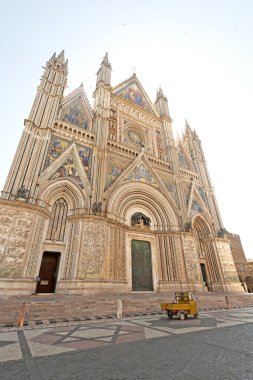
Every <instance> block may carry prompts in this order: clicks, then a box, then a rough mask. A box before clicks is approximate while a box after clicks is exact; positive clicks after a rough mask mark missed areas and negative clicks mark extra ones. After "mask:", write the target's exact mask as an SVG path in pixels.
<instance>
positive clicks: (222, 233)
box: [217, 228, 228, 238]
mask: <svg viewBox="0 0 253 380" xmlns="http://www.w3.org/2000/svg"><path fill="white" fill-rule="evenodd" d="M227 234H228V231H227V230H226V228H221V229H220V230H219V231H217V235H218V237H219V238H226V237H227Z"/></svg>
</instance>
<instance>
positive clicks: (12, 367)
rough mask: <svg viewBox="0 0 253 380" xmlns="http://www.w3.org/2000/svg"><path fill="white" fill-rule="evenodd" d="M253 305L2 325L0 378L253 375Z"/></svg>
mask: <svg viewBox="0 0 253 380" xmlns="http://www.w3.org/2000/svg"><path fill="white" fill-rule="evenodd" d="M252 322H253V308H252V307H251V308H240V309H233V310H232V309H231V310H228V309H220V310H216V311H201V312H200V315H199V318H198V319H195V318H190V317H189V318H187V319H185V320H184V321H180V320H177V319H173V320H169V319H168V318H167V316H166V315H162V314H154V315H146V316H135V317H128V318H124V319H121V320H117V319H111V320H109V319H105V320H103V319H102V320H95V319H91V320H87V321H82V322H80V321H79V322H74V321H73V322H71V323H67V322H65V323H60V324H59V323H55V324H54V325H52V324H49V323H48V324H44V325H37V326H32V325H30V326H26V327H24V328H19V329H16V328H5V329H2V330H0V374H1V378H2V379H4V380H7V379H10V380H12V379H22V380H26V379H27V380H28V379H30V380H48V379H59V380H62V379H66V380H69V379H75V380H78V379H80V380H81V379H87V380H93V379H98V380H107V379H108V380H109V379H110V380H112V379H114V380H116V379H117V380H119V379H122V380H123V379H125V380H133V379H145V380H146V379H150V380H156V379H157V380H161V379H164V378H169V379H175V380H180V379H186V378H187V379H194V380H204V379H205V380H225V379H229V380H232V379H233V380H246V379H247V380H252V379H253V360H252V359H253V358H252V355H253V340H252V339H250V336H252V334H253V323H252Z"/></svg>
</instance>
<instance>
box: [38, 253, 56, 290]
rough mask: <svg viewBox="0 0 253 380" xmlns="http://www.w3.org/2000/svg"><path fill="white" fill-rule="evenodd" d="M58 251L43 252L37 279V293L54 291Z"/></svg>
mask: <svg viewBox="0 0 253 380" xmlns="http://www.w3.org/2000/svg"><path fill="white" fill-rule="evenodd" d="M59 258H60V253H59V252H44V253H43V257H42V261H41V266H40V273H39V278H38V281H37V287H36V292H37V293H54V291H55V286H56V279H57V270H58V263H59Z"/></svg>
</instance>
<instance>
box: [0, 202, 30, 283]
mask: <svg viewBox="0 0 253 380" xmlns="http://www.w3.org/2000/svg"><path fill="white" fill-rule="evenodd" d="M1 211H2V213H1V214H0V276H2V277H6V276H8V277H12V278H13V277H19V276H21V275H22V273H23V269H24V262H25V259H26V254H27V247H28V244H29V236H30V234H31V230H32V228H31V227H32V223H33V215H30V214H29V213H28V212H25V211H19V212H18V211H16V210H15V209H11V208H8V209H2V210H1ZM6 214H7V215H8V216H6Z"/></svg>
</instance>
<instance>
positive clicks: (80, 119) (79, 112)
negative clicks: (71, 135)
mask: <svg viewBox="0 0 253 380" xmlns="http://www.w3.org/2000/svg"><path fill="white" fill-rule="evenodd" d="M63 120H65V121H67V122H68V123H72V124H75V125H78V126H79V127H82V128H84V129H87V128H88V120H87V116H86V115H85V112H84V109H83V106H82V104H81V100H80V99H78V100H77V101H76V102H75V103H74V102H73V103H72V104H71V105H70V106H69V107H67V108H65V109H64V110H63Z"/></svg>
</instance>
